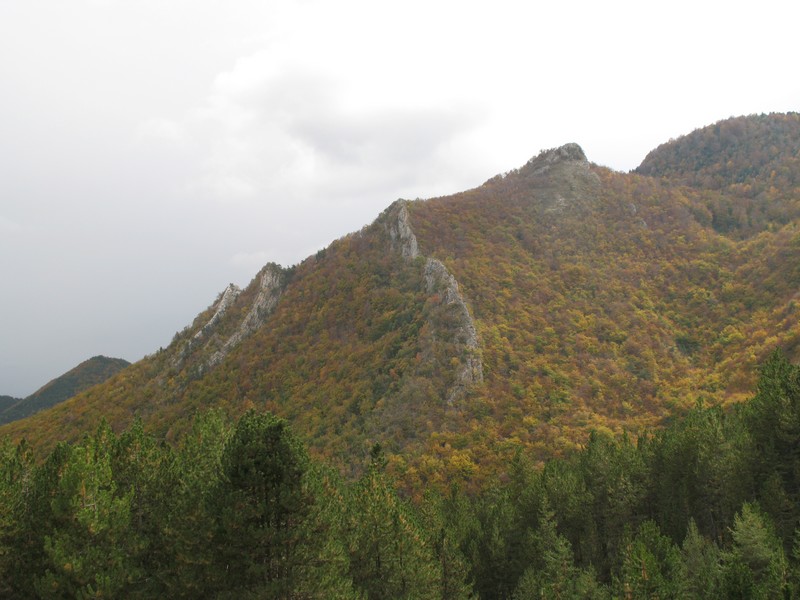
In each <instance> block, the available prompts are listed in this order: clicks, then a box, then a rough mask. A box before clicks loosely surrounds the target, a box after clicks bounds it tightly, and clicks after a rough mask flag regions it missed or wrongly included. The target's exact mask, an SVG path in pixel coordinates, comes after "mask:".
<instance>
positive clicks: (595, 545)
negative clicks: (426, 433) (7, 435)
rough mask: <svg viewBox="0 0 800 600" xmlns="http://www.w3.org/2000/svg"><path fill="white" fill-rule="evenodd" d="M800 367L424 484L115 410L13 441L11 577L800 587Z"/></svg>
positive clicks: (253, 435)
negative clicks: (72, 434)
mask: <svg viewBox="0 0 800 600" xmlns="http://www.w3.org/2000/svg"><path fill="white" fill-rule="evenodd" d="M798 423H800V368H798V367H796V366H792V365H791V364H790V363H789V362H788V361H787V360H786V358H785V357H784V356H783V355H781V354H779V353H775V354H773V355H771V356H770V357H769V358H768V359H767V361H766V362H765V364H764V365H763V366H762V369H761V377H760V380H759V383H758V388H757V393H756V394H755V396H754V397H753V398H752V399H750V400H749V401H747V402H745V403H743V404H741V405H738V406H737V407H735V409H734V410H729V411H725V410H723V409H721V408H720V407H707V406H703V405H701V404H698V405H697V406H695V407H694V408H692V409H691V410H690V411H689V413H688V414H687V415H686V416H685V417H684V418H681V419H677V420H675V421H674V422H673V423H671V424H670V425H669V426H667V427H666V428H663V429H660V430H658V431H650V432H647V433H646V434H644V435H642V436H640V437H639V438H638V439H633V438H631V437H629V436H624V437H611V436H609V435H607V434H604V433H601V432H597V433H593V434H592V435H591V436H590V438H589V439H588V441H587V443H586V445H585V446H584V447H583V448H581V449H580V450H579V451H577V452H574V453H572V454H571V455H570V456H569V457H566V458H564V459H557V460H550V461H548V462H547V463H546V464H544V466H543V467H538V466H536V465H535V464H534V461H533V460H532V456H531V455H530V453H528V452H524V451H521V452H519V453H518V454H517V455H516V456H515V457H514V458H513V460H512V461H511V463H510V464H509V465H508V469H507V473H506V474H504V475H502V476H498V477H492V478H490V479H489V480H488V481H487V483H486V485H484V486H482V487H481V488H480V489H479V490H475V491H473V493H472V494H469V495H467V494H464V493H463V488H460V487H459V486H453V487H451V488H449V489H447V490H443V491H439V492H437V491H436V490H428V492H427V493H426V494H425V495H424V496H422V497H420V498H419V499H417V501H416V502H414V503H411V502H409V501H408V500H407V499H404V498H402V497H401V496H400V495H398V492H397V491H396V486H395V482H394V481H393V480H392V479H391V477H390V476H389V475H388V474H387V473H386V470H385V469H386V460H385V456H384V454H383V452H382V449H381V448H380V447H378V446H375V447H373V448H372V450H371V452H370V455H369V457H366V458H365V461H364V465H363V466H364V469H363V473H362V475H361V476H360V477H359V478H357V479H356V480H351V481H346V480H343V479H341V478H340V477H339V476H338V474H337V473H335V472H334V471H331V470H329V469H328V468H326V467H325V466H323V465H322V464H320V463H319V462H318V461H317V460H314V459H311V458H309V457H308V455H307V453H306V451H305V449H304V447H303V444H302V443H301V442H300V441H299V440H298V439H297V437H296V436H295V435H294V434H293V433H292V431H291V429H290V427H289V426H288V424H287V423H286V422H285V421H283V420H281V419H277V418H275V417H274V416H272V415H270V414H265V413H259V412H256V411H249V412H247V413H246V414H245V415H244V416H242V417H241V418H240V419H239V420H238V421H237V422H235V423H232V422H230V421H228V420H227V419H226V418H224V417H223V416H222V415H221V414H220V413H219V412H218V411H211V412H208V413H204V414H202V415H200V416H198V417H196V418H195V419H194V421H193V424H192V427H191V429H190V430H189V431H188V432H187V434H186V435H185V436H184V437H183V438H182V439H181V441H180V442H179V443H178V444H176V445H174V446H172V445H165V444H163V443H162V442H161V441H160V440H158V439H156V438H154V437H153V436H151V435H148V434H146V433H144V431H143V428H142V423H141V422H140V421H136V422H135V423H134V424H133V425H132V426H131V428H129V429H128V430H126V431H124V432H121V433H120V434H115V433H114V432H113V431H112V430H111V429H110V428H109V427H108V425H107V424H101V425H100V426H99V427H98V428H97V429H96V430H95V431H94V432H93V433H92V434H90V435H86V436H84V437H83V438H82V439H81V440H80V441H77V442H75V443H73V444H63V443H62V444H59V445H58V446H56V447H55V448H54V449H53V451H52V452H50V453H49V455H48V456H47V457H46V458H45V460H44V461H43V462H37V461H35V460H34V459H33V457H32V451H31V450H32V449H31V448H30V447H29V446H28V445H27V444H25V443H21V444H19V445H18V446H14V445H13V444H11V443H8V442H6V443H5V444H4V445H3V446H1V447H0V596H3V597H15V598H28V597H39V598H65V597H68V598H78V597H114V598H162V597H163V598H197V597H207V598H233V597H235V598H245V597H261V598H308V599H312V598H313V599H316V598H369V599H382V598H408V599H412V598H413V599H427V598H431V599H433V598H441V599H448V600H449V599H457V598H465V599H466V598H475V597H478V598H482V599H511V598H513V599H517V600H522V599H528V598H542V597H544V598H598V599H602V598H663V599H703V600H710V599H719V600H723V599H728V598H798V597H800V554H798V550H797V540H798V539H799V538H798V536H800V529H798V524H800V497H799V496H798V495H799V494H800V486H799V485H798V484H799V483H800V481H798V473H800V462H798V461H800V458H798V453H797V448H798V447H800V427H799V426H798Z"/></svg>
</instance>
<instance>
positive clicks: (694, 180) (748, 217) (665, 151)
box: [636, 113, 800, 238]
mask: <svg viewBox="0 0 800 600" xmlns="http://www.w3.org/2000/svg"><path fill="white" fill-rule="evenodd" d="M636 172H637V173H639V174H642V175H650V176H655V177H663V178H666V179H669V180H670V181H672V182H673V183H678V184H683V185H689V186H692V187H695V188H697V189H698V190H702V191H703V193H702V194H701V197H700V198H698V199H699V200H700V207H701V208H702V209H703V211H705V214H703V211H700V212H698V213H697V216H698V217H699V218H700V220H701V221H704V224H709V225H711V226H712V227H713V228H714V229H715V230H716V231H718V232H721V233H725V234H729V235H732V236H735V237H738V238H742V237H748V236H751V235H754V234H756V233H758V232H760V231H763V230H764V229H767V228H770V227H772V228H776V227H780V226H783V225H785V224H787V223H788V222H789V221H791V220H792V219H796V218H798V217H800V113H789V114H770V115H753V116H749V117H737V118H732V119H727V120H725V121H720V122H719V123H716V124H714V125H710V126H708V127H703V128H702V129H698V130H696V131H693V132H692V133H690V134H688V135H685V136H683V137H680V138H678V139H677V140H672V141H670V142H667V143H666V144H662V145H661V146H659V147H658V148H656V149H655V150H653V151H652V152H650V153H649V154H648V155H647V157H646V158H645V159H644V161H643V162H642V164H641V165H639V167H638V168H637V169H636Z"/></svg>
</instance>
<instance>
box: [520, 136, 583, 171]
mask: <svg viewBox="0 0 800 600" xmlns="http://www.w3.org/2000/svg"><path fill="white" fill-rule="evenodd" d="M565 162H579V163H588V162H589V161H588V160H587V158H586V154H585V153H584V152H583V148H581V147H580V146H579V145H578V144H576V143H574V142H571V143H569V144H564V145H563V146H560V147H558V148H550V149H549V150H542V151H541V152H539V154H538V155H537V156H534V157H533V158H531V159H530V160H529V161H528V162H527V163H526V164H525V166H524V167H522V171H523V172H525V173H529V174H531V175H539V174H541V173H544V172H545V171H547V170H549V169H550V168H551V167H553V166H555V165H557V164H560V163H565Z"/></svg>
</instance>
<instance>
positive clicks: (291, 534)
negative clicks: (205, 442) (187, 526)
mask: <svg viewBox="0 0 800 600" xmlns="http://www.w3.org/2000/svg"><path fill="white" fill-rule="evenodd" d="M221 467H222V477H221V479H220V481H219V483H218V487H217V489H216V490H215V491H214V492H213V497H212V498H211V502H212V510H213V511H214V513H215V514H216V515H217V517H216V523H215V535H214V539H213V541H212V544H213V547H214V552H215V556H214V557H212V560H213V561H214V562H213V565H212V568H213V571H212V577H213V578H214V584H215V587H216V589H217V590H218V591H219V592H220V594H222V595H224V596H229V597H242V596H262V597H270V598H289V597H292V596H293V595H294V594H295V593H296V591H297V590H298V588H299V587H300V585H299V581H300V574H301V571H302V569H303V568H304V566H305V565H306V564H307V563H308V560H309V558H310V557H309V552H310V547H311V544H312V543H313V540H312V539H311V538H310V531H309V530H308V528H307V527H306V521H307V519H308V516H309V513H310V511H311V506H312V503H313V497H312V495H311V494H310V492H309V490H308V488H307V486H306V483H305V474H306V471H307V469H308V457H307V455H306V452H305V449H304V448H303V447H302V445H301V444H300V443H299V442H298V441H297V440H296V439H295V438H294V436H292V435H291V433H290V432H289V429H288V426H287V423H286V421H283V420H281V419H278V418H276V417H274V416H272V415H270V414H266V413H256V412H254V411H250V412H248V413H247V414H245V415H244V416H243V417H242V418H241V419H240V420H239V422H238V423H237V425H236V429H235V430H234V432H233V435H232V436H231V438H230V440H229V441H228V443H227V444H226V445H225V449H224V451H223V453H222V460H221Z"/></svg>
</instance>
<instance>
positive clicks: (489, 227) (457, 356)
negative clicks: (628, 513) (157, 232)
mask: <svg viewBox="0 0 800 600" xmlns="http://www.w3.org/2000/svg"><path fill="white" fill-rule="evenodd" d="M799 138H800V120H799V119H798V117H797V115H765V116H753V117H743V118H740V119H732V120H729V121H723V122H721V123H718V124H716V125H713V126H711V127H709V128H705V129H701V130H698V131H696V132H693V133H691V134H689V135H688V136H685V137H684V138H681V139H679V140H675V141H672V142H670V143H668V144H666V145H665V146H662V147H660V148H659V149H657V150H656V151H654V152H653V153H651V155H650V156H648V158H647V159H646V160H645V162H644V163H643V164H642V167H640V168H639V169H638V170H637V172H636V173H628V174H626V173H619V172H614V171H612V170H610V169H607V168H604V167H602V166H598V165H595V164H592V163H591V162H589V161H588V160H587V158H586V157H585V156H584V153H583V151H582V150H581V148H580V147H579V146H577V145H576V144H568V145H566V146H564V147H561V148H557V149H553V150H548V151H544V152H541V153H540V154H539V155H537V156H536V157H534V158H533V159H531V160H530V161H529V162H528V163H527V164H526V165H524V166H522V167H521V168H519V169H516V170H514V171H511V172H509V173H507V174H505V175H501V176H497V177H494V178H492V179H490V180H489V181H487V182H486V183H485V184H484V185H482V186H480V187H478V188H476V189H474V190H470V191H466V192H464V193H461V194H456V195H453V196H449V197H444V198H434V199H429V200H417V201H405V200H400V201H397V202H395V203H393V204H392V205H391V206H390V207H389V208H387V209H386V211H384V212H383V213H382V214H381V215H380V216H379V217H378V218H377V219H376V220H375V222H374V223H372V224H371V225H368V226H366V227H364V228H363V229H362V230H361V231H359V232H355V233H353V234H350V235H348V236H345V237H344V238H342V239H340V240H337V241H335V242H333V243H332V244H331V245H330V246H329V247H328V248H326V249H325V250H322V251H320V252H319V253H317V254H316V255H315V256H312V257H309V258H308V259H306V260H305V261H303V262H302V263H300V264H298V265H295V266H292V267H290V268H283V267H280V266H278V265H274V264H270V265H267V266H265V267H264V269H262V271H261V272H259V273H258V274H257V275H256V277H255V278H254V279H253V281H252V282H251V284H250V285H249V286H248V287H246V288H245V289H241V290H240V289H238V288H237V287H236V286H229V287H228V288H227V289H226V290H224V291H223V292H222V293H221V294H220V296H219V297H218V298H217V299H216V301H214V302H213V303H212V304H211V305H210V306H209V308H208V310H207V311H205V312H203V313H202V314H201V315H198V317H197V319H196V320H195V321H194V322H193V323H192V324H191V325H189V326H188V327H187V328H186V329H185V330H184V331H182V332H179V333H177V334H176V336H175V338H174V340H173V342H172V343H171V344H170V345H169V347H167V348H164V349H162V350H159V351H158V352H156V353H154V354H153V355H151V356H149V357H147V358H145V359H144V360H142V361H140V362H139V363H137V364H135V365H132V366H131V367H129V368H128V369H125V370H124V371H122V372H121V373H119V374H118V375H116V376H115V377H112V378H111V379H109V380H108V381H107V382H105V383H103V384H102V385H99V386H96V387H93V388H92V389H90V390H88V391H86V392H84V393H82V394H80V395H78V396H77V397H75V398H73V399H71V400H69V401H67V402H65V403H62V404H60V405H59V406H57V407H55V408H53V409H50V410H47V411H44V412H42V413H39V414H37V415H34V416H33V417H31V418H29V419H25V420H23V421H20V422H17V423H12V424H9V425H6V426H4V427H3V428H2V429H0V434H5V435H9V436H11V438H12V439H19V438H20V437H26V438H28V439H29V441H30V442H31V445H32V447H33V448H35V449H36V451H37V452H39V453H46V452H49V451H50V450H52V449H53V448H54V447H55V445H56V443H57V442H58V441H59V440H63V439H66V440H71V441H76V440H78V439H80V436H81V435H82V434H83V433H85V432H87V431H93V430H94V429H95V428H96V427H97V425H98V424H99V422H100V421H101V419H102V418H105V419H106V420H107V422H108V423H109V424H110V426H111V427H112V429H113V430H115V431H120V430H122V429H124V428H125V427H129V426H130V425H131V423H132V422H133V421H134V419H135V418H136V417H139V418H140V419H141V422H142V424H143V427H144V429H145V431H147V432H148V433H152V434H153V435H156V436H158V437H159V438H163V439H166V440H169V441H174V442H178V441H179V440H180V439H181V437H182V436H183V435H185V434H186V432H188V431H189V430H190V428H191V421H192V418H193V416H194V415H195V414H196V413H197V412H198V411H200V412H202V411H205V410H207V409H209V408H214V407H216V408H222V409H224V410H225V411H227V412H228V413H229V414H230V415H231V417H236V416H239V415H241V414H244V412H245V411H247V410H249V409H256V410H269V411H270V412H272V413H274V414H275V415H277V416H279V417H282V418H286V419H287V420H288V421H289V422H290V423H291V424H292V427H293V429H294V431H295V432H296V433H297V435H298V436H299V437H300V438H301V439H302V440H303V441H304V443H306V444H307V445H308V448H309V451H310V453H311V455H312V456H314V457H320V458H324V459H325V460H327V461H329V462H330V464H333V465H335V466H336V468H337V469H338V470H339V471H340V472H341V473H343V474H346V475H347V476H352V477H357V476H358V475H359V474H360V473H361V472H362V470H363V468H364V464H365V461H366V460H367V457H368V455H369V452H370V449H371V448H372V447H373V446H374V444H376V443H379V444H380V445H381V446H382V447H383V449H384V452H385V455H386V458H387V470H388V472H389V473H391V474H392V475H393V476H397V477H398V478H399V480H400V481H401V482H402V484H403V486H404V487H405V489H406V490H408V491H409V492H410V493H412V494H414V495H415V497H419V496H420V495H421V493H422V490H424V489H428V488H430V487H431V486H433V487H439V488H442V489H444V488H446V487H447V486H448V485H450V484H452V483H459V484H460V485H463V486H465V487H466V488H468V489H470V490H472V491H474V490H477V489H479V488H480V487H481V485H482V483H483V482H484V481H486V480H488V479H490V478H492V477H494V476H495V475H496V474H497V473H498V472H504V471H505V470H506V469H507V464H508V461H509V460H510V459H511V457H513V456H515V455H516V454H517V453H518V452H520V451H524V452H525V453H526V454H528V455H530V456H532V457H533V458H534V459H535V460H538V461H544V460H546V459H548V458H551V457H553V456H567V455H570V454H571V453H572V452H573V451H575V450H577V449H579V448H581V447H583V446H584V445H585V444H586V443H587V441H588V439H589V436H590V434H591V432H593V431H594V432H598V433H600V434H602V435H611V436H620V435H622V434H623V432H626V431H627V432H629V434H631V435H637V434H638V433H639V432H641V431H643V430H645V429H646V428H650V427H657V426H660V425H662V424H664V423H666V422H668V421H669V420H671V419H673V418H674V417H675V416H676V415H681V414H685V413H686V412H687V411H689V410H690V409H691V407H693V406H694V405H695V403H696V402H697V401H698V400H702V401H703V402H705V403H706V405H709V406H711V405H714V406H716V405H720V406H729V405H731V404H734V403H736V402H739V401H742V400H744V399H745V398H746V397H748V396H749V395H750V394H751V393H752V391H753V389H754V386H755V380H756V370H757V365H758V364H759V363H761V362H762V361H764V360H766V357H767V356H769V355H770V353H771V352H772V351H773V350H774V349H776V348H780V349H782V350H783V351H784V352H785V353H786V355H787V356H788V357H789V359H790V360H793V361H794V360H797V359H798V358H800V319H798V313H797V310H798V307H797V301H796V294H797V290H798V284H800V231H798V228H797V220H796V219H795V217H796V216H797V215H796V214H795V212H794V210H795V209H794V207H795V205H796V203H797V202H798V201H800V196H798V193H797V188H796V183H797V181H800V178H799V177H798V169H799V168H800V164H799V163H798V160H797V156H798V150H800V145H798V139H799ZM748 161H749V163H750V164H751V167H747V166H746V165H747V164H748ZM748 169H749V170H748ZM743 186H744V187H743ZM773 188H774V190H773ZM729 208H730V210H729ZM741 211H744V212H743V213H742V212H741ZM742 214H744V215H748V214H749V215H750V217H748V219H750V220H746V219H745V220H743V219H744V217H742V216H741V215H742ZM725 215H728V216H731V215H733V217H735V219H734V220H735V222H736V223H735V224H734V222H733V221H730V222H728V221H725V223H727V224H723V220H724V217H725ZM733 217H732V218H733Z"/></svg>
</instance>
